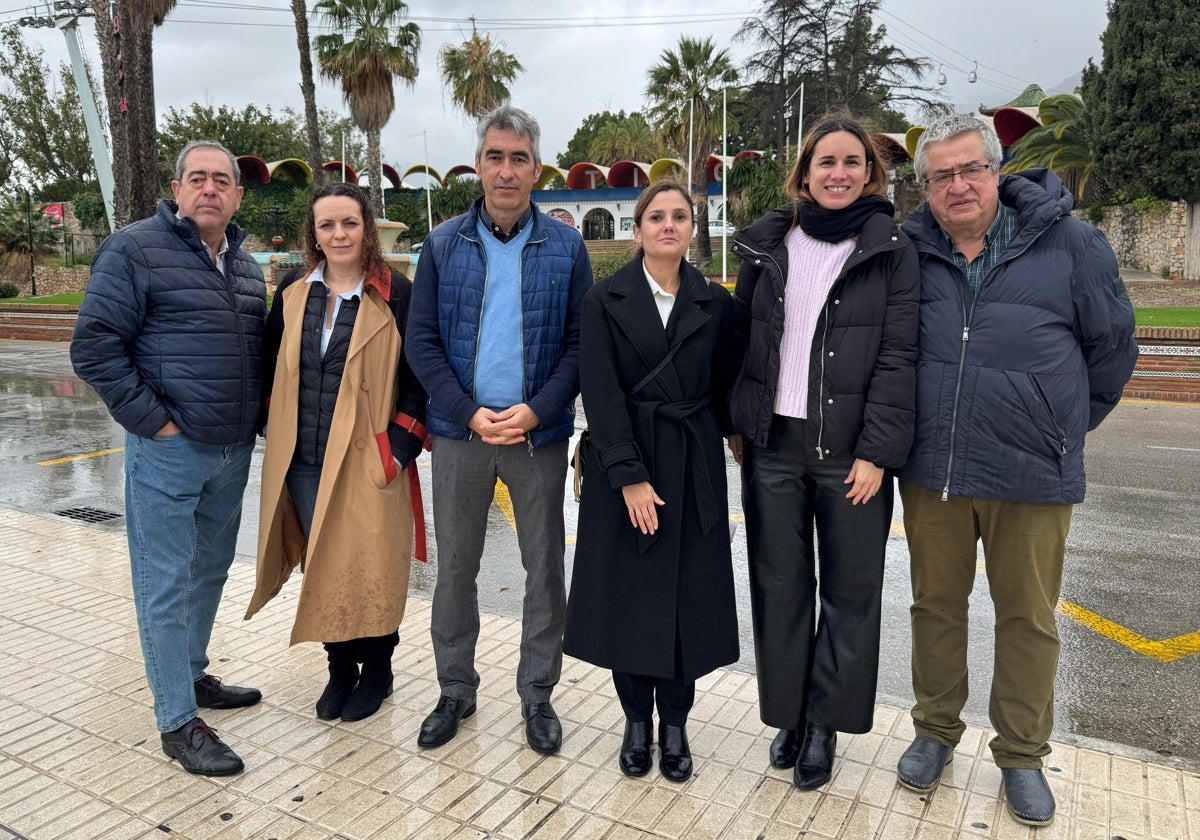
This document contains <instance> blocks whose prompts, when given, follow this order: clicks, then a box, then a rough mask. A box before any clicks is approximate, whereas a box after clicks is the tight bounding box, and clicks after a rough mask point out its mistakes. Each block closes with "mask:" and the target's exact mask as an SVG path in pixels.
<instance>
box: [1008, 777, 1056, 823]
mask: <svg viewBox="0 0 1200 840" xmlns="http://www.w3.org/2000/svg"><path fill="white" fill-rule="evenodd" d="M1000 774H1001V775H1002V776H1003V777H1004V799H1005V801H1006V802H1007V803H1008V813H1009V816H1011V817H1012V818H1013V819H1014V820H1016V821H1017V822H1019V823H1021V824H1023V825H1033V826H1038V825H1050V823H1052V822H1054V794H1053V793H1051V792H1050V785H1048V784H1047V783H1046V776H1045V774H1044V773H1042V771H1041V770H1040V769H1037V768H1028V767H1002V768H1001V769H1000Z"/></svg>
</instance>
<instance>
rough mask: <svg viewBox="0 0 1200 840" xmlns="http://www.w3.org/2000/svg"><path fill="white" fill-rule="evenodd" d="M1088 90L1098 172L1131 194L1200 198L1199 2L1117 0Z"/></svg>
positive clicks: (1086, 79) (1087, 74) (1086, 75)
mask: <svg viewBox="0 0 1200 840" xmlns="http://www.w3.org/2000/svg"><path fill="white" fill-rule="evenodd" d="M1102 41H1103V44H1104V49H1103V55H1102V58H1101V62H1100V66H1099V67H1097V66H1096V65H1095V64H1094V63H1093V62H1091V61H1089V62H1088V66H1087V67H1086V68H1084V71H1083V84H1082V87H1081V90H1082V94H1083V101H1084V102H1085V103H1086V105H1087V115H1088V134H1089V136H1090V138H1091V141H1092V144H1093V150H1094V152H1095V154H1096V161H1097V168H1098V169H1099V170H1100V174H1101V175H1102V176H1103V177H1104V179H1105V180H1106V181H1107V182H1108V183H1109V184H1110V185H1111V186H1113V187H1115V188H1118V189H1121V190H1122V191H1124V192H1125V194H1126V195H1127V196H1129V197H1139V196H1150V197H1153V198H1164V199H1170V200H1177V199H1186V200H1188V201H1200V144H1198V143H1197V142H1196V138H1197V137H1200V106H1198V104H1197V91H1200V62H1198V61H1197V59H1196V56H1197V55H1200V5H1198V4H1197V3H1196V2H1195V0H1110V2H1109V5H1108V28H1107V29H1106V30H1105V31H1104V34H1103V36H1102Z"/></svg>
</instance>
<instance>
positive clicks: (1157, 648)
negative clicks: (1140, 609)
mask: <svg viewBox="0 0 1200 840" xmlns="http://www.w3.org/2000/svg"><path fill="white" fill-rule="evenodd" d="M1058 611H1059V612H1060V613H1062V614H1063V615H1065V616H1067V618H1072V619H1074V620H1075V621H1078V622H1079V623H1080V624H1082V625H1083V626H1084V627H1087V628H1088V629H1090V630H1095V631H1096V632H1097V633H1099V634H1100V635H1101V636H1107V637H1108V638H1110V639H1112V640H1113V641H1114V642H1120V643H1121V644H1123V645H1125V647H1127V648H1129V649H1130V650H1132V651H1134V652H1135V653H1140V654H1142V655H1143V656H1149V657H1150V658H1151V659H1157V660H1158V661H1159V662H1174V661H1175V660H1176V659H1183V658H1184V657H1186V656H1194V655H1195V654H1197V653H1200V633H1185V634H1184V635H1182V636H1175V637H1174V638H1172V639H1158V640H1155V639H1148V638H1146V637H1145V636H1143V635H1141V634H1140V633H1135V632H1133V631H1132V630H1130V629H1129V628H1128V627H1122V626H1121V625H1120V624H1117V623H1116V622H1114V621H1109V620H1108V619H1107V618H1105V617H1104V616H1101V615H1096V613H1094V612H1092V611H1091V610H1089V609H1086V608H1084V607H1081V606H1079V605H1078V604H1076V603H1072V602H1071V601H1065V600H1060V601H1059V602H1058Z"/></svg>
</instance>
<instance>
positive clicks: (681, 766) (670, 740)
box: [658, 721, 692, 782]
mask: <svg viewBox="0 0 1200 840" xmlns="http://www.w3.org/2000/svg"><path fill="white" fill-rule="evenodd" d="M658 749H659V752H661V753H662V757H661V758H660V759H659V760H658V769H659V770H661V771H662V774H663V776H664V777H666V778H667V779H669V780H670V781H672V782H686V781H687V780H688V779H690V778H691V777H692V749H691V747H689V746H688V739H687V729H685V728H684V727H682V726H672V725H671V724H669V723H663V722H662V721H659V722H658Z"/></svg>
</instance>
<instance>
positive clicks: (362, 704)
mask: <svg viewBox="0 0 1200 840" xmlns="http://www.w3.org/2000/svg"><path fill="white" fill-rule="evenodd" d="M398 641H399V635H398V634H397V633H392V634H391V635H389V636H380V637H377V638H371V639H359V640H358V642H359V651H360V652H361V655H362V674H361V676H360V677H359V679H358V686H357V687H356V688H355V689H354V693H353V694H351V695H350V699H348V700H347V701H346V705H345V706H344V707H343V708H342V720H347V721H354V720H362V719H363V718H368V717H370V716H371V715H373V714H375V713H376V712H378V711H379V707H380V706H382V705H383V700H384V698H385V697H391V696H392V651H393V650H394V649H395V647H396V643H397V642H398Z"/></svg>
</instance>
